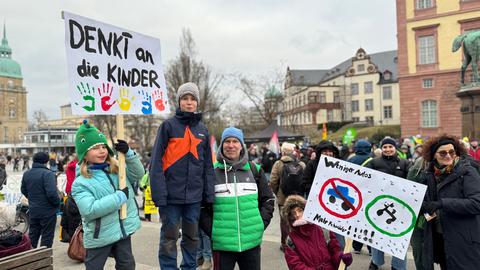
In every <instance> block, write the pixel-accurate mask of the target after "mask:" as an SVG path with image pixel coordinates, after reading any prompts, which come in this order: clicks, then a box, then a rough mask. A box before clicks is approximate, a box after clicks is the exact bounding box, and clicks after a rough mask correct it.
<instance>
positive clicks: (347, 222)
mask: <svg viewBox="0 0 480 270" xmlns="http://www.w3.org/2000/svg"><path fill="white" fill-rule="evenodd" d="M426 189H427V187H426V186H425V185H421V184H418V183H415V182H411V181H408V180H405V179H402V178H399V177H396V176H392V175H388V174H385V173H382V172H378V171H375V170H372V169H369V168H365V167H361V166H358V165H355V164H352V163H349V162H346V161H342V160H339V159H335V158H331V157H327V156H321V157H320V162H319V164H318V168H317V172H316V174H315V179H314V181H313V185H312V189H311V191H310V194H309V196H308V201H307V206H306V208H305V213H304V217H305V218H306V219H307V220H309V221H310V222H313V223H315V224H318V225H320V226H322V227H324V228H326V229H328V230H331V231H334V232H336V233H339V234H341V235H344V236H346V237H350V238H353V239H354V240H356V241H359V242H362V243H365V244H367V245H370V246H372V247H374V248H376V249H379V250H382V251H385V252H387V253H390V254H392V255H393V256H395V257H398V258H401V259H403V258H405V254H406V253H407V249H408V245H409V242H410V237H411V235H412V232H413V228H414V227H415V223H416V219H417V215H418V211H419V210H420V206H421V204H422V200H423V197H424V194H425V191H426Z"/></svg>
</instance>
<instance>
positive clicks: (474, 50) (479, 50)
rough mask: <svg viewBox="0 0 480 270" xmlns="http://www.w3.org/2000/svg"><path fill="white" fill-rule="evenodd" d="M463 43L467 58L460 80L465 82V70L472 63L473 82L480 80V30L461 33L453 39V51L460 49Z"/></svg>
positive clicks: (464, 61) (464, 53)
mask: <svg viewBox="0 0 480 270" xmlns="http://www.w3.org/2000/svg"><path fill="white" fill-rule="evenodd" d="M462 44H463V55H464V56H465V59H464V60H463V64H462V76H461V79H460V82H461V83H462V84H465V70H467V66H468V65H469V64H470V63H471V64H472V72H473V82H474V83H477V82H479V79H478V66H477V62H478V60H480V59H479V58H480V31H474V32H468V33H465V34H462V35H459V36H458V37H456V38H455V39H454V40H453V45H452V52H456V51H458V49H460V47H462Z"/></svg>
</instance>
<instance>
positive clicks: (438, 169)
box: [433, 157, 460, 178]
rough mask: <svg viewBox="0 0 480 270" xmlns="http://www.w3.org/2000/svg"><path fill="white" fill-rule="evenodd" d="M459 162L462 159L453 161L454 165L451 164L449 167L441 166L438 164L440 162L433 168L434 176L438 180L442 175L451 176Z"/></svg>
mask: <svg viewBox="0 0 480 270" xmlns="http://www.w3.org/2000/svg"><path fill="white" fill-rule="evenodd" d="M459 160H460V158H459V157H456V158H455V159H454V160H453V163H452V164H450V165H447V166H441V165H440V164H438V162H435V164H434V166H433V174H434V175H435V177H437V178H438V177H440V176H442V175H446V174H451V173H452V171H453V168H455V166H456V165H457V163H458V161H459Z"/></svg>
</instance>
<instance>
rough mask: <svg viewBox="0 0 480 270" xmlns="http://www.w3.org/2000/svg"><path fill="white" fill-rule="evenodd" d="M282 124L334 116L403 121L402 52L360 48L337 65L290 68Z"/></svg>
mask: <svg viewBox="0 0 480 270" xmlns="http://www.w3.org/2000/svg"><path fill="white" fill-rule="evenodd" d="M282 107H283V111H282V117H281V125H282V126H284V127H289V128H292V127H293V129H299V130H309V129H310V130H316V129H317V128H318V125H319V124H322V123H328V122H342V121H354V122H367V123H369V124H370V125H398V124H400V103H399V90H398V80H397V52H396V51H386V52H380V53H375V54H371V55H369V54H367V53H366V52H365V50H364V49H362V48H360V49H358V50H357V52H356V54H355V55H354V56H353V57H351V58H349V59H347V60H345V61H344V62H342V63H340V64H338V65H336V66H334V67H333V68H331V69H321V70H294V69H290V68H287V75H286V80H285V89H284V100H283V106H282Z"/></svg>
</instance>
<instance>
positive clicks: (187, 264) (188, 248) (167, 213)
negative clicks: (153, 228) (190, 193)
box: [158, 203, 200, 270]
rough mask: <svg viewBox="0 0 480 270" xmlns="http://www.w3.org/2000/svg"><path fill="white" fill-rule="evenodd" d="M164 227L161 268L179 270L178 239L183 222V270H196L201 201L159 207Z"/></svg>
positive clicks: (159, 252) (162, 231)
mask: <svg viewBox="0 0 480 270" xmlns="http://www.w3.org/2000/svg"><path fill="white" fill-rule="evenodd" d="M159 211H160V218H161V219H162V228H161V230H160V248H159V250H158V260H159V263H160V269H162V270H177V269H178V268H177V239H178V230H179V229H180V220H181V222H182V224H181V225H182V241H181V242H180V248H181V250H182V256H183V260H182V264H181V265H180V267H181V268H182V269H183V270H195V269H196V268H197V260H196V257H197V248H198V242H199V241H198V219H199V216H200V203H193V204H169V205H167V206H161V207H159Z"/></svg>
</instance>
